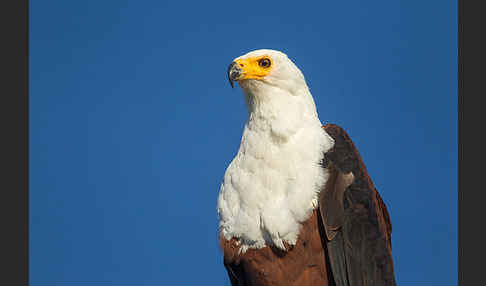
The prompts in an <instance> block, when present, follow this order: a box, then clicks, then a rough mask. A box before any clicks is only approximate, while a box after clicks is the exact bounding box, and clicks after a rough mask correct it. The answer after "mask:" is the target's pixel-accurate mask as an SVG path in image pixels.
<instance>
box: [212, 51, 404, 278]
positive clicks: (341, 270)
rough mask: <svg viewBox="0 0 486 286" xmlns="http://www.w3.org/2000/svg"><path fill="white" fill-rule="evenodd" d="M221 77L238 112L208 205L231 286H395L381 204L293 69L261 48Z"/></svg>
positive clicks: (348, 144)
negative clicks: (240, 119) (238, 124)
mask: <svg viewBox="0 0 486 286" xmlns="http://www.w3.org/2000/svg"><path fill="white" fill-rule="evenodd" d="M228 78H229V82H230V84H231V86H232V87H234V83H235V82H237V83H238V85H239V86H240V87H241V89H242V91H243V95H244V98H245V104H246V107H247V110H248V120H247V122H246V124H245V126H244V130H243V134H242V138H241V143H240V147H239V150H238V152H237V154H236V156H235V157H234V159H233V160H232V161H231V163H230V164H229V165H228V167H227V169H226V172H225V174H224V177H223V180H222V182H221V187H220V190H219V195H218V201H217V211H218V220H219V230H218V237H219V244H220V246H221V249H222V252H223V254H224V255H223V256H224V259H223V261H224V266H225V268H226V270H227V273H228V276H229V280H230V281H231V285H232V286H267V285H299V286H305V285H320V286H327V285H337V286H361V285H363V286H365V285H366V286H382V285H383V286H384V285H387V286H388V285H396V282H395V275H394V270H393V260H392V246H391V232H392V225H391V221H390V216H389V214H388V211H387V208H386V206H385V203H384V202H383V200H382V199H381V197H380V195H379V193H378V191H377V190H376V188H375V187H374V185H373V182H372V180H371V178H370V176H369V175H368V172H367V170H366V168H365V165H364V163H363V160H362V159H361V156H360V154H359V152H358V150H357V149H356V147H355V145H354V143H353V141H352V140H351V138H350V137H349V135H348V134H347V133H346V131H345V130H344V129H343V128H341V127H339V126H337V125H335V124H325V125H324V126H323V125H322V123H321V121H320V119H319V117H318V114H317V109H316V105H315V103H314V99H313V97H312V94H311V93H310V91H309V88H308V86H307V84H306V81H305V78H304V75H303V74H302V72H301V71H300V69H299V68H298V67H297V66H296V65H295V64H294V63H293V62H292V61H291V60H290V59H289V58H288V56H287V55H286V54H284V53H283V52H280V51H276V50H270V49H261V50H255V51H251V52H249V53H247V54H245V55H243V56H240V57H238V58H236V59H234V60H233V61H232V63H231V64H230V65H229V68H228Z"/></svg>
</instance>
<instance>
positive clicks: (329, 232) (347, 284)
mask: <svg viewBox="0 0 486 286" xmlns="http://www.w3.org/2000/svg"><path fill="white" fill-rule="evenodd" d="M324 129H325V130H326V132H327V133H328V134H329V135H330V136H331V137H333V139H334V140H335V145H334V147H333V148H332V149H331V150H329V151H328V152H327V153H326V154H325V156H324V161H323V164H324V166H325V167H327V168H328V169H329V170H330V179H329V180H328V182H327V183H326V187H325V189H324V190H323V192H321V194H320V198H319V205H320V206H319V209H320V212H321V218H322V221H323V225H324V228H325V233H326V236H327V237H326V241H327V251H328V255H329V260H330V263H331V269H332V274H333V277H334V280H335V282H336V285H338V286H361V285H363V286H364V285H367V286H368V285H372V286H382V285H383V286H385V285H387V286H395V285H396V282H395V277H394V273H393V260H392V252H391V230H392V227H391V222H390V216H389V214H388V211H387V209H386V206H385V203H384V202H383V200H382V199H381V197H380V195H379V193H378V191H377V190H376V188H375V187H374V185H373V182H372V181H371V179H370V177H369V175H368V172H367V171H366V167H365V165H364V163H363V161H362V159H361V156H360V155H359V152H358V150H357V149H356V147H355V146H354V144H353V142H352V140H351V139H350V138H349V136H348V134H347V133H346V132H345V131H344V130H343V129H342V128H340V127H339V126H337V125H334V124H327V125H325V126H324Z"/></svg>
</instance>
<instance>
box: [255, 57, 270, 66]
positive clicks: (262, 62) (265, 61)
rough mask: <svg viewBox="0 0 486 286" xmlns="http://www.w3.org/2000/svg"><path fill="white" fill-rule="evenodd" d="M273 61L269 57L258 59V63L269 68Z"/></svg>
mask: <svg viewBox="0 0 486 286" xmlns="http://www.w3.org/2000/svg"><path fill="white" fill-rule="evenodd" d="M271 64H272V62H271V61H270V59H268V58H263V59H261V60H259V61H258V65H259V66H261V67H263V68H269V67H270V65H271Z"/></svg>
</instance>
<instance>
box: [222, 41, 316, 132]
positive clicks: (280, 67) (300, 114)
mask: <svg viewBox="0 0 486 286" xmlns="http://www.w3.org/2000/svg"><path fill="white" fill-rule="evenodd" d="M228 79H229V81H230V83H231V85H232V86H233V84H234V81H236V82H238V84H239V85H240V87H241V88H242V90H243V93H244V95H245V100H246V105H247V108H248V112H249V113H250V119H252V117H256V118H264V119H265V121H269V124H273V123H275V124H278V123H280V124H278V125H282V124H284V125H285V126H286V127H287V128H290V129H293V131H296V129H295V128H298V127H301V124H302V123H303V122H304V121H307V120H308V119H312V120H315V119H316V118H317V111H316V107H315V104H314V100H313V98H312V95H311V94H310V92H309V89H308V87H307V84H306V82H305V78H304V75H303V74H302V72H301V71H300V70H299V68H298V67H297V66H296V65H295V64H294V63H293V62H292V61H291V60H290V59H289V58H288V57H287V55H286V54H284V53H282V52H280V51H275V50H268V49H262V50H255V51H252V52H249V53H247V54H245V55H243V56H240V57H238V58H236V59H234V60H233V62H232V63H231V64H230V66H229V68H228ZM294 125H298V126H294ZM293 127H295V128H293Z"/></svg>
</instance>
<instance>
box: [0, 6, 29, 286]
mask: <svg viewBox="0 0 486 286" xmlns="http://www.w3.org/2000/svg"><path fill="white" fill-rule="evenodd" d="M28 6H29V1H27V0H24V1H1V3H0V39H1V40H0V43H1V44H0V51H1V58H2V60H1V63H0V70H1V81H0V82H1V91H2V92H1V93H0V108H1V110H0V128H1V129H0V130H1V133H0V134H1V135H0V142H1V143H0V146H1V147H2V148H1V149H0V150H1V151H0V162H1V165H2V167H3V168H2V172H1V173H0V174H2V175H1V176H0V178H1V180H0V181H1V187H0V190H1V193H0V194H1V197H0V204H1V205H0V227H1V231H0V241H1V244H0V245H1V246H0V257H1V258H0V260H1V262H3V263H2V267H1V269H2V270H0V273H1V275H0V284H1V285H19V286H22V285H28V280H29V276H28V267H29V266H28V265H29V264H28V250H29V239H28V230H29V199H28V152H29V141H28V135H29V132H28V124H29V117H28V115H29V105H28V97H29V95H28V84H29V83H28V68H29V66H28V57H29V47H28V41H29V33H28V32H29V30H28V29H29V8H28Z"/></svg>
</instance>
